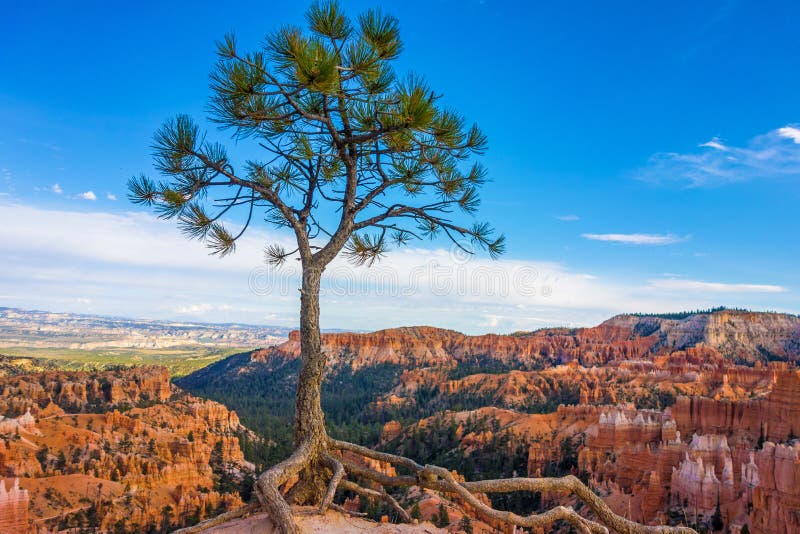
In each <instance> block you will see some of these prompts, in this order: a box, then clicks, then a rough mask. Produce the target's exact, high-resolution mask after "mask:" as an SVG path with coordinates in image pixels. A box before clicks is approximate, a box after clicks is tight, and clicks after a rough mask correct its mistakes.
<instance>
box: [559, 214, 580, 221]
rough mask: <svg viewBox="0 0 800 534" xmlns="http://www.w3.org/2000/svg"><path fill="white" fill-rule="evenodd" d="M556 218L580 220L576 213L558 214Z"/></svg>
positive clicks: (560, 219)
mask: <svg viewBox="0 0 800 534" xmlns="http://www.w3.org/2000/svg"><path fill="white" fill-rule="evenodd" d="M556 219H558V220H559V221H578V220H580V217H578V216H577V215H559V216H558V217H556Z"/></svg>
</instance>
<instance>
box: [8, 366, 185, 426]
mask: <svg viewBox="0 0 800 534" xmlns="http://www.w3.org/2000/svg"><path fill="white" fill-rule="evenodd" d="M171 387H172V386H171V385H170V381H169V371H168V370H167V369H166V368H165V367H157V366H145V367H137V368H134V369H126V370H121V371H97V372H83V371H75V372H66V371H48V372H42V373H32V374H23V375H19V376H10V377H5V378H0V414H6V416H11V415H14V414H23V413H25V411H27V410H37V409H39V408H41V407H44V406H46V405H47V404H50V403H53V404H55V405H57V406H61V407H63V408H69V409H70V410H71V411H81V410H84V409H87V408H89V407H92V406H94V407H100V406H109V405H114V406H121V405H125V406H135V405H137V404H141V403H159V402H165V401H167V400H168V399H169V397H170V395H171Z"/></svg>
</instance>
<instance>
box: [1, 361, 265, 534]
mask: <svg viewBox="0 0 800 534" xmlns="http://www.w3.org/2000/svg"><path fill="white" fill-rule="evenodd" d="M0 414H5V415H3V416H0V532H3V533H6V532H14V533H15V534H20V533H25V532H31V533H33V532H52V531H58V530H64V529H68V528H81V529H90V530H101V531H105V532H139V531H145V530H148V529H150V528H158V529H163V528H168V529H169V528H173V527H178V526H182V525H186V524H190V523H192V522H197V521H200V520H202V519H203V518H206V517H209V516H210V515H215V514H218V513H220V512H224V511H226V510H229V509H232V508H236V507H239V506H241V505H242V504H243V501H242V493H243V490H242V489H240V487H245V486H246V485H247V480H248V479H252V475H253V470H254V466H253V465H252V464H251V463H250V462H248V461H246V460H245V459H244V455H243V451H242V447H241V444H240V439H241V438H243V437H245V438H246V439H249V438H250V434H249V433H248V431H247V430H246V429H245V428H244V427H243V426H242V425H241V423H240V422H239V419H238V417H237V416H236V414H235V412H232V411H230V410H228V409H227V408H225V407H224V406H222V405H221V404H218V403H216V402H213V401H209V400H203V399H199V398H195V397H192V396H191V395H187V394H186V393H184V392H182V391H180V390H178V389H177V388H175V387H174V386H173V385H171V384H170V378H169V373H168V372H167V370H166V369H165V368H161V367H141V368H134V369H124V370H118V371H113V372H112V371H102V372H66V371H47V372H39V373H33V374H18V375H16V376H11V377H5V378H0ZM252 439H254V440H255V439H257V438H256V437H255V436H252Z"/></svg>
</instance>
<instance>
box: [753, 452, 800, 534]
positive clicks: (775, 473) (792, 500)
mask: <svg viewBox="0 0 800 534" xmlns="http://www.w3.org/2000/svg"><path fill="white" fill-rule="evenodd" d="M742 470H743V472H746V473H747V478H746V479H745V477H743V485H746V487H747V489H748V490H749V492H748V493H750V495H752V497H751V498H752V501H751V502H750V504H752V509H753V511H752V512H751V514H750V520H751V525H752V528H751V532H754V533H759V534H762V533H763V534H767V533H775V534H789V533H794V532H800V514H798V511H799V510H800V444H798V442H794V443H793V444H791V445H781V444H778V445H776V444H774V443H771V442H766V443H764V448H763V449H762V450H760V451H758V452H756V453H755V454H754V458H751V461H750V463H749V464H748V465H747V466H743V467H742Z"/></svg>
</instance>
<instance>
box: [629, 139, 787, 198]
mask: <svg viewBox="0 0 800 534" xmlns="http://www.w3.org/2000/svg"><path fill="white" fill-rule="evenodd" d="M700 147H701V150H700V151H697V152H689V153H679V152H659V153H657V154H655V155H653V156H652V157H651V158H650V161H649V163H648V165H647V166H645V167H644V168H642V169H639V170H638V171H637V172H636V174H635V175H636V177H637V178H639V179H640V180H645V181H649V182H655V183H678V184H682V185H685V186H687V187H707V186H719V185H725V184H731V183H736V182H745V181H750V180H759V179H764V180H769V179H780V178H795V179H796V178H798V177H800V126H797V125H787V126H784V127H782V128H778V129H775V130H771V131H769V132H767V133H765V134H762V135H759V136H756V137H754V138H752V139H750V140H749V141H748V142H747V143H745V144H744V145H743V146H732V145H727V144H724V143H723V142H722V141H720V139H719V138H716V137H715V138H713V139H712V140H711V141H708V142H707V143H703V144H701V145H700Z"/></svg>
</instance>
